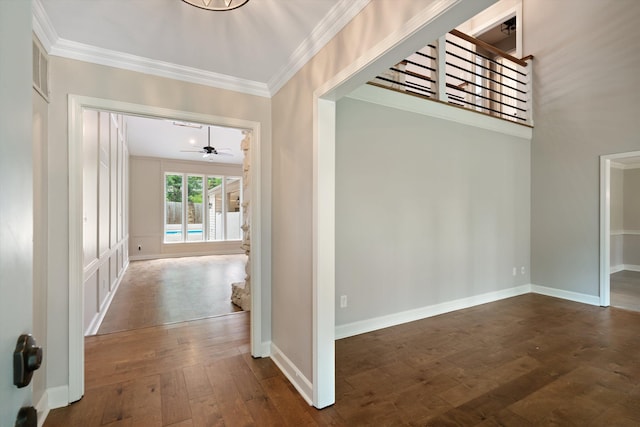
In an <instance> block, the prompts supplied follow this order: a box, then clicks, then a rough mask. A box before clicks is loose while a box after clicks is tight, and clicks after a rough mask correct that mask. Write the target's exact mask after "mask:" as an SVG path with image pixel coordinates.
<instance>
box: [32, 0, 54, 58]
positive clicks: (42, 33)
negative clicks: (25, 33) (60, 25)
mask: <svg viewBox="0 0 640 427" xmlns="http://www.w3.org/2000/svg"><path fill="white" fill-rule="evenodd" d="M32 13H33V19H32V25H33V32H34V33H35V34H36V37H38V40H40V43H41V44H42V47H43V48H44V50H45V51H46V52H47V53H50V52H51V47H52V46H53V45H54V44H55V43H56V41H57V40H58V39H59V38H60V37H58V33H57V32H56V30H55V28H53V24H52V23H51V20H50V19H49V16H48V15H47V13H46V12H45V11H44V7H43V6H42V3H41V2H40V0H34V1H33V6H32Z"/></svg>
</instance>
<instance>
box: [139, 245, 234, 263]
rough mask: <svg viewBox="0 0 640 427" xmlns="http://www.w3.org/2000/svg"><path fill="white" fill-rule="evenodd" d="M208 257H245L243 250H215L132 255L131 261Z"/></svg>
mask: <svg viewBox="0 0 640 427" xmlns="http://www.w3.org/2000/svg"><path fill="white" fill-rule="evenodd" d="M208 255H244V251H243V250H242V249H239V248H236V249H231V248H229V249H215V250H208V251H206V252H184V253H182V252H177V253H173V252H171V253H160V254H148V255H130V256H129V260H130V261H147V260H152V259H164V258H182V257H197V256H208Z"/></svg>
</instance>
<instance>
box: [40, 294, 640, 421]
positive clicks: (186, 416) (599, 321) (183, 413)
mask: <svg viewBox="0 0 640 427" xmlns="http://www.w3.org/2000/svg"><path fill="white" fill-rule="evenodd" d="M248 321H249V320H248V315H247V313H244V312H241V313H236V314H231V315H229V316H223V317H217V318H211V319H203V320H198V321H194V322H188V323H181V324H174V325H166V326H159V327H153V328H147V329H141V330H138V331H130V332H121V333H114V334H109V335H103V336H95V337H89V338H87V339H86V394H85V397H84V398H83V399H82V400H81V401H80V402H77V403H75V404H73V405H71V406H69V407H67V408H61V409H56V410H54V411H52V412H51V413H50V415H49V417H48V419H47V421H46V423H45V426H46V427H56V426H65V427H70V426H71V427H73V426H78V427H79V426H82V427H90V426H103V425H109V426H136V427H138V426H182V427H186V426H213V425H220V426H222V425H226V426H238V425H256V426H263V425H265V426H266V425H270V426H271V425H273V426H302V425H306V426H315V425H317V426H324V425H341V426H395V425H415V426H449V425H457V426H498V425H501V426H518V427H522V426H532V425H579V426H603V425H615V426H627V425H628V426H637V425H640V383H639V382H638V378H640V360H639V359H638V354H640V313H635V312H631V311H626V310H620V309H616V308H602V307H597V306H592V305H585V304H580V303H575V302H570V301H565V300H561V299H557V298H552V297H548V296H542V295H537V294H526V295H521V296H518V297H514V298H508V299H504V300H501V301H497V302H493V303H489V304H484V305H480V306H476V307H472V308H469V309H465V310H459V311H456V312H452V313H448V314H443V315H440V316H435V317H431V318H427V319H423V320H419V321H415V322H411V323H406V324H403V325H399V326H395V327H391V328H386V329H381V330H379V331H375V332H370V333H367V334H362V335H357V336H354V337H350V338H345V339H341V340H338V341H337V342H336V368H337V372H336V373H337V375H336V384H337V390H336V397H337V402H336V404H335V405H334V406H332V407H329V408H326V409H324V410H321V411H319V410H316V409H314V408H313V407H310V406H308V405H307V404H306V403H305V401H304V400H303V399H302V397H300V396H299V395H298V394H297V393H296V391H295V389H294V388H293V387H292V386H291V385H290V384H289V383H288V382H287V380H286V379H285V378H284V376H283V375H282V374H281V373H280V372H279V371H278V369H277V368H276V367H275V365H274V364H273V363H272V362H271V361H270V359H268V358H267V359H253V358H251V356H250V354H249V344H248V342H249V334H248V327H249V325H248Z"/></svg>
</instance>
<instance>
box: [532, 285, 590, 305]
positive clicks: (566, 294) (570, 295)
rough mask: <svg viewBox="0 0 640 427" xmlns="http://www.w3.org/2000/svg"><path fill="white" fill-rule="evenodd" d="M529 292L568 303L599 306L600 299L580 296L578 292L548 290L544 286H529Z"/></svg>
mask: <svg viewBox="0 0 640 427" xmlns="http://www.w3.org/2000/svg"><path fill="white" fill-rule="evenodd" d="M531 292H533V293H534V294H540V295H547V296H550V297H555V298H562V299H566V300H569V301H575V302H580V303H582V304H589V305H601V304H600V297H598V296H596V295H587V294H581V293H578V292H572V291H565V290H564V289H556V288H548V287H546V286H540V285H531Z"/></svg>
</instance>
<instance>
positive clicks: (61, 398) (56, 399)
mask: <svg viewBox="0 0 640 427" xmlns="http://www.w3.org/2000/svg"><path fill="white" fill-rule="evenodd" d="M47 395H48V396H49V400H48V401H49V410H51V409H56V408H63V407H65V406H68V405H69V386H67V385H62V386H59V387H52V388H48V389H47Z"/></svg>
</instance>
